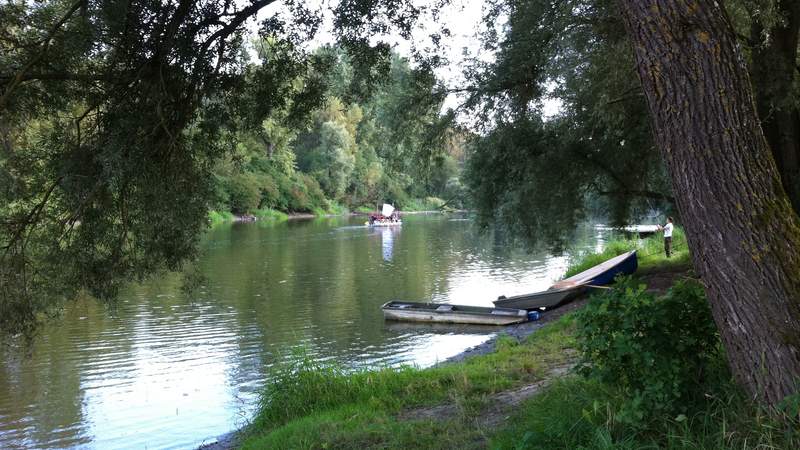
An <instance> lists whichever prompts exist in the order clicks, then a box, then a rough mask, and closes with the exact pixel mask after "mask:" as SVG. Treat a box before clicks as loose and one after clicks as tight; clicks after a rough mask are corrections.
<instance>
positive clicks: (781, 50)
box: [751, 0, 800, 213]
mask: <svg viewBox="0 0 800 450" xmlns="http://www.w3.org/2000/svg"><path fill="white" fill-rule="evenodd" d="M777 7H778V11H779V12H780V15H781V17H783V22H782V23H780V24H778V25H777V26H775V27H774V28H772V29H771V30H769V37H768V40H767V42H766V43H763V44H762V43H761V41H762V40H763V37H762V36H763V33H764V27H763V25H762V24H761V23H760V22H759V21H758V20H754V21H753V27H752V31H751V37H752V40H753V41H755V42H758V45H756V46H754V47H753V51H752V58H753V63H752V64H751V74H752V76H753V87H754V89H755V95H756V106H757V108H758V115H759V117H760V118H761V127H762V128H763V129H764V134H765V136H766V138H767V142H768V143H769V146H770V148H771V149H772V155H773V157H774V158H775V163H776V164H777V166H778V172H779V173H780V175H781V181H782V182H783V187H784V189H785V190H786V192H787V194H789V199H790V200H791V201H792V206H794V209H795V211H797V212H798V213H800V113H799V112H798V107H797V100H796V96H795V86H794V84H795V79H796V78H797V70H798V69H797V65H796V61H797V45H798V37H800V2H798V1H797V0H780V1H778V2H777Z"/></svg>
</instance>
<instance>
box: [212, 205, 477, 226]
mask: <svg viewBox="0 0 800 450" xmlns="http://www.w3.org/2000/svg"><path fill="white" fill-rule="evenodd" d="M468 212H469V210H465V209H431V210H427V209H426V210H419V211H400V216H408V215H418V214H443V213H448V214H454V213H468ZM372 213H374V211H360V210H356V211H350V210H346V209H345V210H344V211H340V212H325V211H318V212H316V213H304V212H289V213H286V212H282V211H278V210H275V209H263V210H256V211H254V212H253V213H252V214H244V215H237V214H233V213H231V212H219V211H210V212H209V215H208V218H209V223H210V224H211V225H212V226H213V225H219V224H223V223H233V222H257V221H266V222H283V221H285V220H303V219H316V218H320V217H349V216H367V215H369V214H372Z"/></svg>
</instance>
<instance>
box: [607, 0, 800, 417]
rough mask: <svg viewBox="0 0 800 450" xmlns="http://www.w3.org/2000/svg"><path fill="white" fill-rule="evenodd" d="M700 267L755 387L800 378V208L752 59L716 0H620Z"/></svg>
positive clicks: (738, 364) (740, 366) (746, 382)
mask: <svg viewBox="0 0 800 450" xmlns="http://www.w3.org/2000/svg"><path fill="white" fill-rule="evenodd" d="M620 3H621V9H622V13H623V17H624V20H625V26H626V28H627V30H628V34H629V36H630V38H631V42H632V45H633V50H634V53H635V57H636V62H637V71H638V73H639V77H640V79H641V82H642V87H643V89H644V92H645V96H646V97H647V102H648V105H649V109H650V114H651V118H652V123H653V131H654V133H655V138H656V142H657V143H658V146H659V148H660V150H661V153H662V156H663V157H664V160H665V162H666V165H667V168H668V170H669V172H670V176H671V179H672V184H673V191H674V194H675V197H676V200H677V206H678V210H679V211H680V215H681V218H682V220H683V222H684V225H685V228H686V234H687V237H688V240H689V246H690V248H691V251H692V259H693V263H694V266H695V269H696V271H697V272H698V274H699V275H700V276H701V278H702V280H703V283H704V284H705V286H706V292H707V294H708V299H709V302H710V304H711V309H712V312H713V314H714V319H715V321H716V323H717V326H718V327H719V330H720V334H721V337H722V342H723V345H724V346H725V349H726V350H727V355H728V360H729V362H730V366H731V369H732V371H733V373H734V376H735V377H736V378H737V380H738V382H739V383H740V384H741V385H742V386H744V387H745V388H746V390H747V391H748V392H749V393H750V394H752V395H753V397H754V398H757V399H759V400H761V401H764V402H765V403H767V404H768V405H772V406H775V405H777V404H778V403H779V402H780V401H781V400H782V399H783V398H785V397H786V396H787V395H790V394H793V393H795V392H797V390H798V383H799V382H800V218H798V216H797V214H796V213H795V212H794V210H793V209H792V207H791V205H790V202H789V199H788V197H787V195H786V193H785V191H784V189H783V187H782V185H781V181H780V177H779V175H778V171H777V168H776V165H775V161H774V160H773V158H772V154H771V153H770V148H769V146H768V144H767V141H766V139H765V137H764V133H763V131H762V129H761V126H760V123H759V121H758V116H757V114H756V109H755V103H754V100H753V92H752V88H751V84H750V79H749V75H748V71H747V69H746V65H745V63H744V61H743V59H742V55H741V53H740V51H739V48H738V47H737V44H736V38H735V35H734V32H733V29H732V27H731V24H730V23H729V21H728V19H727V16H726V14H725V11H724V10H723V7H722V6H721V5H720V4H719V2H717V1H714V0H620Z"/></svg>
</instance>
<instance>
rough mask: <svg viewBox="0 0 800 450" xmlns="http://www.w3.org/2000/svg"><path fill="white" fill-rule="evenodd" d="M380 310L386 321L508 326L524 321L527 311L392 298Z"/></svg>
mask: <svg viewBox="0 0 800 450" xmlns="http://www.w3.org/2000/svg"><path fill="white" fill-rule="evenodd" d="M381 309H383V317H384V318H386V320H403V321H410V322H435V323H469V324H477V325H510V324H514V323H520V322H525V321H527V320H528V312H527V311H525V310H522V309H510V308H486V307H481V306H466V305H450V304H446V303H414V302H399V301H392V302H388V303H385V304H384V305H383V306H382V307H381Z"/></svg>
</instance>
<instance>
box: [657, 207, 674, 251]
mask: <svg viewBox="0 0 800 450" xmlns="http://www.w3.org/2000/svg"><path fill="white" fill-rule="evenodd" d="M672 228H673V225H672V217H667V224H666V225H664V226H663V227H662V226H661V225H659V226H658V229H659V230H664V252H665V253H666V254H667V258H669V257H670V256H672Z"/></svg>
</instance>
